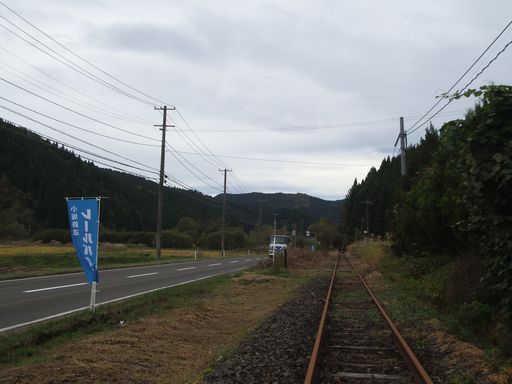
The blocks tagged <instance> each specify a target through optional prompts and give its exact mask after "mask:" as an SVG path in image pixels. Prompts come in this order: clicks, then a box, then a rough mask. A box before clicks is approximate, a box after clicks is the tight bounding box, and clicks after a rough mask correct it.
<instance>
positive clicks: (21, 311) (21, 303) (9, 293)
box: [0, 256, 265, 333]
mask: <svg viewBox="0 0 512 384" xmlns="http://www.w3.org/2000/svg"><path fill="white" fill-rule="evenodd" d="M263 259H265V257H264V256H253V257H237V258H230V259H226V258H224V259H209V260H201V261H191V262H185V263H176V264H162V265H151V266H143V267H134V268H122V269H110V270H104V271H101V270H100V274H99V284H98V288H97V289H98V290H97V295H96V304H97V305H103V304H107V303H111V302H114V301H119V300H124V299H127V298H130V297H133V296H138V295H141V294H144V293H148V292H151V291H155V290H158V289H162V288H167V287H172V286H175V285H180V284H186V283H190V282H194V281H198V280H202V279H207V278H210V277H213V276H218V275H222V274H225V273H230V272H235V271H238V270H241V269H244V268H247V267H249V266H251V265H255V264H256V263H257V262H258V261H259V260H263ZM90 297H91V286H90V285H89V284H88V283H87V280H86V279H85V276H84V274H83V273H71V274H65V275H52V276H43V277H33V278H26V279H15V280H4V281H0V333H1V332H7V331H9V330H12V329H16V328H19V327H23V326H27V325H30V324H34V323H38V322H41V321H45V320H49V319H52V318H55V317H59V316H63V315H66V314H69V313H72V312H76V311H80V310H82V309H87V308H89V302H90Z"/></svg>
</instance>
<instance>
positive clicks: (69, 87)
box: [0, 47, 152, 124]
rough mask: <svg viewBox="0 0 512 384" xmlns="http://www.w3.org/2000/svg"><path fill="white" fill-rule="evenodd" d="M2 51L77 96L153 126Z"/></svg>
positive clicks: (147, 121) (10, 53) (12, 54)
mask: <svg viewBox="0 0 512 384" xmlns="http://www.w3.org/2000/svg"><path fill="white" fill-rule="evenodd" d="M0 49H1V50H2V51H4V52H5V53H7V54H8V55H10V56H12V57H14V58H15V59H17V60H19V61H21V62H22V63H24V64H25V65H27V66H28V67H30V68H32V69H33V70H35V71H37V72H39V73H40V74H42V75H43V76H45V77H47V78H48V79H50V80H53V81H55V82H56V83H58V84H60V85H62V86H63V87H65V88H67V89H69V90H71V91H73V92H75V93H76V94H78V95H80V96H82V97H85V98H87V99H89V100H92V101H93V102H95V103H97V104H100V105H103V106H105V107H107V108H109V109H113V110H115V111H117V112H119V113H121V114H123V115H126V116H128V117H130V118H132V119H135V120H136V121H138V122H139V123H149V124H152V122H151V121H149V120H146V119H144V118H141V117H139V116H135V115H132V114H131V113H128V112H126V111H123V110H121V109H119V108H116V107H114V106H112V105H110V104H107V103H105V102H103V101H100V100H98V99H95V98H94V97H91V96H89V95H87V94H85V93H83V92H81V91H79V90H77V89H76V88H74V87H71V86H69V85H67V84H66V83H64V82H62V81H60V80H59V79H57V78H56V77H54V76H52V75H50V74H49V73H47V72H45V71H43V70H41V69H39V68H37V67H36V66H34V65H32V64H30V63H29V62H28V61H26V60H24V59H23V58H21V57H19V56H17V55H16V54H14V53H12V52H10V51H8V50H7V49H5V48H4V47H0Z"/></svg>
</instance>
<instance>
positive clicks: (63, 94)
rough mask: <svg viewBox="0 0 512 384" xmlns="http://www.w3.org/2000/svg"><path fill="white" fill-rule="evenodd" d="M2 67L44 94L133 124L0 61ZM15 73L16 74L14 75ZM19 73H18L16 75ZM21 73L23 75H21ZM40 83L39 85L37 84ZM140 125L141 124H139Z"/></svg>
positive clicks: (124, 118) (122, 117)
mask: <svg viewBox="0 0 512 384" xmlns="http://www.w3.org/2000/svg"><path fill="white" fill-rule="evenodd" d="M0 65H4V66H7V67H9V68H10V69H6V68H5V67H4V68H3V70H4V71H5V72H7V73H9V74H10V75H11V76H14V77H17V78H18V79H20V80H22V81H24V82H26V83H28V84H30V85H32V86H34V87H36V88H38V89H40V90H42V91H44V92H47V93H50V94H51V95H53V96H56V97H58V98H60V99H63V100H65V101H67V102H68V103H71V104H74V105H77V106H79V107H82V108H85V109H89V110H92V111H94V112H96V113H100V114H102V115H104V116H108V117H110V118H112V117H113V118H115V119H120V120H122V121H124V122H132V121H133V119H132V120H130V119H128V118H126V117H124V116H122V115H118V114H115V113H112V112H110V111H108V110H104V109H102V108H100V107H97V106H94V105H92V104H91V103H89V102H86V101H77V100H76V99H74V98H73V97H72V96H70V95H69V94H67V93H66V92H63V91H62V90H59V89H57V88H55V87H53V86H51V85H49V84H45V83H44V82H42V81H40V80H37V79H35V78H33V77H32V76H30V75H27V74H23V72H21V71H19V70H17V69H16V68H13V67H12V66H11V65H9V64H7V63H5V62H2V61H1V60H0ZM13 72H14V73H13ZM16 72H17V73H16ZM20 73H21V75H20ZM24 76H27V77H28V79H27V78H25V77H24ZM37 83H39V84H37ZM138 124H140V123H138Z"/></svg>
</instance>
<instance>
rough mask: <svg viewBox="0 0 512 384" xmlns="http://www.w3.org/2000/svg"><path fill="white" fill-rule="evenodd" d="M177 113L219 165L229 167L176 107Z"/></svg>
mask: <svg viewBox="0 0 512 384" xmlns="http://www.w3.org/2000/svg"><path fill="white" fill-rule="evenodd" d="M176 113H177V114H178V116H179V117H180V118H181V119H182V120H183V122H184V123H185V125H186V126H187V127H188V129H190V131H191V132H192V133H193V134H194V136H195V137H196V139H197V140H198V141H199V142H200V143H201V145H202V146H203V147H204V149H206V152H208V154H210V155H211V157H212V158H213V159H214V160H215V161H216V163H217V165H219V166H221V167H224V168H227V167H226V164H224V163H223V162H222V161H220V160H218V159H217V158H216V156H215V155H214V154H213V152H212V151H210V148H208V146H207V145H206V144H205V143H204V142H203V141H202V140H201V138H200V137H199V136H198V135H197V134H196V132H195V131H194V130H193V129H192V127H191V125H190V124H189V122H188V121H187V120H186V119H185V117H183V114H182V113H181V112H180V110H179V109H178V108H176Z"/></svg>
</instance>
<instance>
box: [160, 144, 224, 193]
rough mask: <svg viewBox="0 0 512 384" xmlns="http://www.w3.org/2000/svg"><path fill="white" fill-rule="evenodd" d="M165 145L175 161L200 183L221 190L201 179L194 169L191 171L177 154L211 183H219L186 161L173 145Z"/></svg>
mask: <svg viewBox="0 0 512 384" xmlns="http://www.w3.org/2000/svg"><path fill="white" fill-rule="evenodd" d="M165 145H166V146H167V148H168V149H167V152H169V153H170V154H171V155H172V156H173V157H174V158H175V159H176V161H178V162H179V163H180V164H181V165H182V166H183V167H184V168H185V169H186V170H187V171H189V172H190V174H192V175H193V176H194V177H196V178H197V179H198V180H199V181H201V182H202V183H204V184H206V185H207V186H209V187H210V188H212V189H214V190H216V191H220V192H221V191H222V189H221V188H220V187H217V186H214V185H212V184H210V183H209V182H207V181H205V180H204V179H202V178H201V177H200V176H198V175H197V174H196V173H195V172H194V171H192V170H191V169H190V168H189V167H188V166H187V165H185V163H184V162H183V161H181V160H180V158H179V157H178V156H176V154H177V155H179V156H180V157H181V158H182V159H183V160H184V161H185V162H187V163H188V164H189V165H190V166H191V167H192V168H194V169H195V170H196V171H197V172H199V173H200V174H202V175H203V176H205V177H206V178H207V179H209V180H211V181H212V182H213V183H215V184H217V185H219V186H220V184H219V183H218V182H217V181H215V180H213V179H212V178H211V177H210V176H208V175H206V174H205V173H204V172H203V171H201V170H200V169H198V168H197V167H196V166H195V165H193V164H192V163H191V162H190V161H188V160H187V159H186V158H185V157H183V156H182V155H181V154H180V153H178V152H177V151H176V150H175V149H174V148H173V147H171V146H170V145H169V144H168V143H166V144H165Z"/></svg>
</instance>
